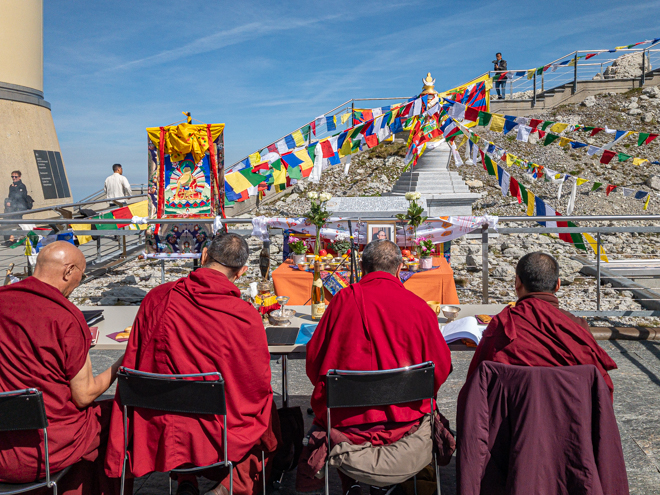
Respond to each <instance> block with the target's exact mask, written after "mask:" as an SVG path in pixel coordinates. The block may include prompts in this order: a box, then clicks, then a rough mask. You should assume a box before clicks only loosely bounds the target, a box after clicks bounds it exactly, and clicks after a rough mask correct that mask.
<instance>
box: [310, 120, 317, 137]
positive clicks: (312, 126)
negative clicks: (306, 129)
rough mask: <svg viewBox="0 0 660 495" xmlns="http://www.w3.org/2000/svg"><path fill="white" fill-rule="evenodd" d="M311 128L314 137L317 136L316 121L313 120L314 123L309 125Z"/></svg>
mask: <svg viewBox="0 0 660 495" xmlns="http://www.w3.org/2000/svg"><path fill="white" fill-rule="evenodd" d="M309 126H310V127H311V128H312V132H313V133H314V135H315V136H316V120H312V121H311V122H310V123H309Z"/></svg>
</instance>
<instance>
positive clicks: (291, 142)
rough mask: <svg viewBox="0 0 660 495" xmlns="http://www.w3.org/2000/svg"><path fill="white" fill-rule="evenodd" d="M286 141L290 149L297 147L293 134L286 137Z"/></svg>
mask: <svg viewBox="0 0 660 495" xmlns="http://www.w3.org/2000/svg"><path fill="white" fill-rule="evenodd" d="M284 141H285V142H286V147H287V148H289V149H290V150H292V149H294V148H295V147H296V140H295V139H293V136H292V135H291V134H289V135H288V136H287V137H285V138H284Z"/></svg>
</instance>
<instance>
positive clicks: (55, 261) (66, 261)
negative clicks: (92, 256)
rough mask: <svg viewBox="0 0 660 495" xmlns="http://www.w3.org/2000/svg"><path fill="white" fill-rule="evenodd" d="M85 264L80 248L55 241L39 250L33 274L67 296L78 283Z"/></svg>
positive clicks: (68, 243)
mask: <svg viewBox="0 0 660 495" xmlns="http://www.w3.org/2000/svg"><path fill="white" fill-rule="evenodd" d="M86 266H87V262H86V261H85V256H84V255H83V254H82V252H81V251H80V249H78V248H77V247H76V246H74V245H73V244H71V243H70V242H65V241H55V242H53V243H51V244H48V245H47V246H44V247H43V248H41V250H40V251H39V256H37V266H36V268H35V269H34V276H35V278H37V279H38V280H41V281H42V282H44V283H46V284H48V285H52V286H53V287H55V288H56V289H57V290H59V291H60V292H61V293H62V295H64V297H69V295H70V294H71V293H72V292H73V290H74V289H75V288H76V287H78V285H79V284H80V281H81V280H82V278H83V274H84V273H85V268H86Z"/></svg>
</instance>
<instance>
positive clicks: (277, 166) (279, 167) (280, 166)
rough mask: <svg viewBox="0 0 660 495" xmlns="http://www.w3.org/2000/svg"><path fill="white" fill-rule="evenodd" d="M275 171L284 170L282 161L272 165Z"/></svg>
mask: <svg viewBox="0 0 660 495" xmlns="http://www.w3.org/2000/svg"><path fill="white" fill-rule="evenodd" d="M270 166H271V167H273V168H274V169H275V170H282V159H281V158H278V159H277V160H275V161H274V162H273V163H271V164H270Z"/></svg>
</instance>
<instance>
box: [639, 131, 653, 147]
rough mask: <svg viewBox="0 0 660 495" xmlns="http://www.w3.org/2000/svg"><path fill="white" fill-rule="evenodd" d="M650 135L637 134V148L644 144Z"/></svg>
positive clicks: (644, 133)
mask: <svg viewBox="0 0 660 495" xmlns="http://www.w3.org/2000/svg"><path fill="white" fill-rule="evenodd" d="M649 136H650V134H649V133H648V132H640V133H639V138H637V146H641V145H643V144H644V141H646V138H648V137H649Z"/></svg>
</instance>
